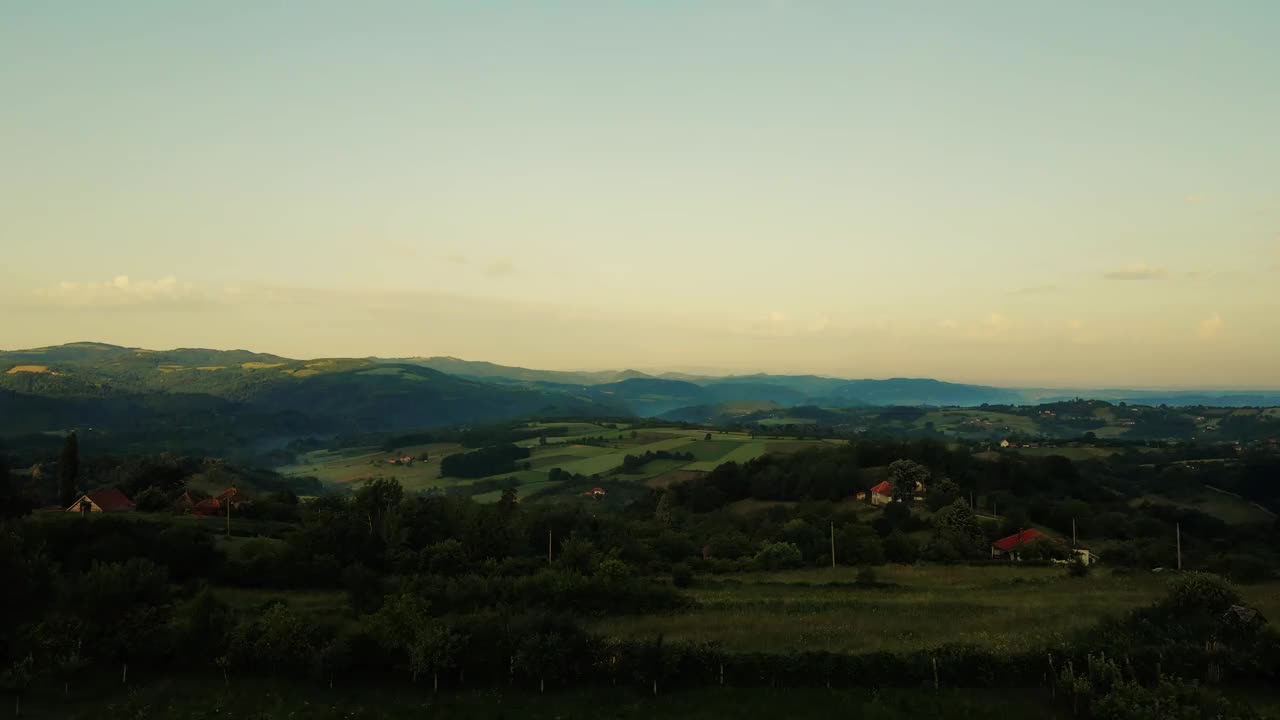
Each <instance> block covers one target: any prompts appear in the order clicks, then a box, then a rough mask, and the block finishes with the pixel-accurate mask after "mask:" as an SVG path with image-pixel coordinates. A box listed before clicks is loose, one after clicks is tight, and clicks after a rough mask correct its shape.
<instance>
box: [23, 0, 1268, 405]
mask: <svg viewBox="0 0 1280 720" xmlns="http://www.w3.org/2000/svg"><path fill="white" fill-rule="evenodd" d="M0 17H2V18H3V20H2V21H0V98H2V99H3V100H2V101H0V257H2V258H3V260H2V262H0V348H5V349H16V348H24V347H35V346H42V345H48V344H55V343H62V342H71V341H80V340H95V341H101V342H110V343H115V344H121V345H130V346H140V347H149V348H156V349H166V348H172V347H217V348H246V349H252V350H256V351H261V352H274V353H278V354H283V355H288V356H292V357H326V356H360V357H363V356H369V355H379V356H384V357H387V356H392V357H400V356H411V355H421V356H427V355H451V356H455V357H463V358H467V359H482V360H489V361H492V362H499V363H505V364H515V365H523V366H529V367H540V368H555V369H583V368H622V367H631V368H642V369H678V370H697V371H708V372H755V371H765V372H786V373H818V374H826V375H837V376H845V377H901V376H912V377H936V378H940V379H946V380H954V381H968V382H983V383H992V384H1000V385H1034V386H1048V387H1066V386H1077V387H1079V386H1084V387H1104V386H1126V387H1258V388H1263V387H1266V388H1275V387H1280V132H1277V127H1280V90H1278V89H1277V88H1278V87H1280V3H1275V2H1270V0H1263V1H1258V2H1247V1H1244V0H1241V1H1238V2H1223V3H1204V2H1198V1H1197V2H1180V1H1176V0H1163V1H1160V2H1155V1H1150V2H1145V1H1137V0H1135V1H1132V2H1125V3H1113V2H1078V3H1050V2H1036V1H1033V2H1014V1H1013V0H1009V1H1007V2H983V1H981V0H974V1H972V2H964V3H957V2H952V1H951V0H941V1H939V2H913V1H910V0H904V2H893V3H861V2H851V1H849V0H840V1H836V2H818V1H816V0H814V1H812V2H811V1H809V0H789V1H788V0H733V1H729V2H697V1H694V0H689V1H683V2H670V1H667V0H643V1H641V0H637V1H635V2H621V1H601V0H590V1H587V0H584V1H582V2H566V1H560V2H557V1H554V0H542V1H540V2H498V1H497V0H492V1H490V2H475V1H474V0H471V1H466V2H431V1H428V0H415V1H412V2H380V1H376V0H374V1H369V2H361V3H351V2H340V3H339V2H325V1H322V0H310V1H308V2H263V1H262V0H251V1H244V0H225V1H223V2H218V3H174V2H167V1H166V2H140V1H135V0H121V2H113V3H91V2H65V3H29V2H18V1H17V0H0Z"/></svg>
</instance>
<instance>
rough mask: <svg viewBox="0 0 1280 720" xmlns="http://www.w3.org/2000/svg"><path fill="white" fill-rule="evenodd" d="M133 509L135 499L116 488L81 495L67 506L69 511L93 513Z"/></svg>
mask: <svg viewBox="0 0 1280 720" xmlns="http://www.w3.org/2000/svg"><path fill="white" fill-rule="evenodd" d="M132 509H133V501H132V500H130V499H129V497H128V496H127V495H125V494H124V493H122V492H120V491H119V490H117V489H116V488H106V489H105V490H94V491H93V492H90V493H85V494H84V495H81V496H80V499H79V500H76V501H75V502H73V503H71V506H70V507H68V508H67V510H66V511H67V512H78V513H91V512H101V513H110V512H128V511H130V510H132Z"/></svg>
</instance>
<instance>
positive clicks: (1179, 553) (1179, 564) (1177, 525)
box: [1174, 523, 1182, 572]
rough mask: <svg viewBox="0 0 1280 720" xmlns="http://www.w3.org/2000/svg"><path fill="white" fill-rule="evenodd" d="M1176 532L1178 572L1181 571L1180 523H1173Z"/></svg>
mask: <svg viewBox="0 0 1280 720" xmlns="http://www.w3.org/2000/svg"><path fill="white" fill-rule="evenodd" d="M1174 528H1175V530H1176V531H1177V533H1178V572H1182V523H1177V524H1176V525H1174Z"/></svg>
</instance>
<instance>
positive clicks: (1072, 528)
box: [1071, 518, 1077, 547]
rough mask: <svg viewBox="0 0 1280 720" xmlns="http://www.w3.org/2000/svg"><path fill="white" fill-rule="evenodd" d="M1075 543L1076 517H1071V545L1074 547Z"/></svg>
mask: <svg viewBox="0 0 1280 720" xmlns="http://www.w3.org/2000/svg"><path fill="white" fill-rule="evenodd" d="M1076 544H1077V543H1076V519H1075V518H1071V547H1075V546H1076Z"/></svg>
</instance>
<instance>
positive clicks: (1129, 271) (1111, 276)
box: [1102, 263, 1168, 280]
mask: <svg viewBox="0 0 1280 720" xmlns="http://www.w3.org/2000/svg"><path fill="white" fill-rule="evenodd" d="M1102 277H1104V278H1106V279H1107V280H1162V279H1164V278H1166V277H1168V272H1166V271H1165V269H1164V268H1158V267H1150V266H1149V265H1146V264H1145V263H1138V264H1136V265H1130V266H1128V267H1124V268H1119V269H1116V270H1109V271H1107V272H1105V273H1103V274H1102Z"/></svg>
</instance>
